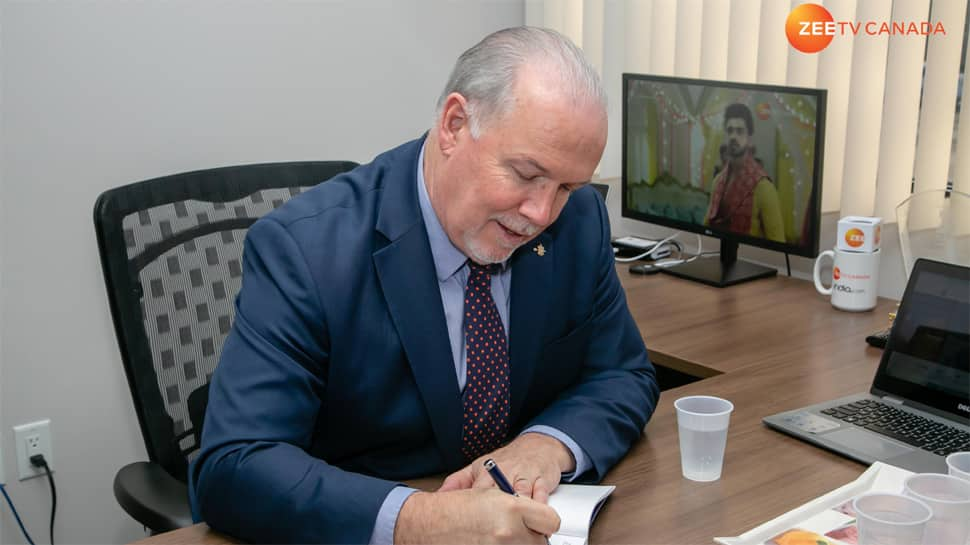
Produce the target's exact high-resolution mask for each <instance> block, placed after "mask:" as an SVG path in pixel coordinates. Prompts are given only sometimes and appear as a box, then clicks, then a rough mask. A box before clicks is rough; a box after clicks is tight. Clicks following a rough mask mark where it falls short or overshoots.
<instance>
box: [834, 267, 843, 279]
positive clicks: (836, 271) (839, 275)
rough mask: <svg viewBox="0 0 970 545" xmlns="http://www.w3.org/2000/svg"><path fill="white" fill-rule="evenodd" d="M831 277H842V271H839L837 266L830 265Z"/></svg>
mask: <svg viewBox="0 0 970 545" xmlns="http://www.w3.org/2000/svg"><path fill="white" fill-rule="evenodd" d="M832 278H834V279H835V280H838V279H839V278H842V271H840V270H839V268H838V267H832Z"/></svg>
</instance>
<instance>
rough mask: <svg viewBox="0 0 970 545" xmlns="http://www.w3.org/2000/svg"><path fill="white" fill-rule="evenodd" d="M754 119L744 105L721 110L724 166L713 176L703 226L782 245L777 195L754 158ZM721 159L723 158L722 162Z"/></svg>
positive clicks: (783, 233) (782, 232) (782, 233)
mask: <svg viewBox="0 0 970 545" xmlns="http://www.w3.org/2000/svg"><path fill="white" fill-rule="evenodd" d="M752 135H754V118H753V117H752V115H751V110H750V109H748V107H747V106H745V105H744V104H738V103H735V104H731V105H730V106H728V107H727V109H726V110H725V111H724V136H725V138H726V143H725V144H724V148H725V149H724V151H725V152H726V154H722V158H724V159H726V163H725V164H724V165H723V167H722V168H721V169H720V171H719V172H718V173H717V175H716V176H715V177H714V181H713V183H712V187H713V189H712V191H711V200H710V203H709V205H708V208H707V214H706V215H705V216H704V225H709V226H711V227H715V228H718V229H725V230H728V231H731V232H734V233H741V234H745V235H751V236H754V237H759V238H765V239H768V240H773V241H776V242H785V227H784V224H783V223H782V219H781V210H780V206H779V203H778V193H777V191H775V186H774V184H772V183H771V179H770V178H769V177H768V174H767V173H766V172H765V170H764V168H763V167H762V166H761V164H760V162H759V161H758V160H757V159H755V158H754V146H753V144H752V142H751V137H752ZM722 160H723V159H722Z"/></svg>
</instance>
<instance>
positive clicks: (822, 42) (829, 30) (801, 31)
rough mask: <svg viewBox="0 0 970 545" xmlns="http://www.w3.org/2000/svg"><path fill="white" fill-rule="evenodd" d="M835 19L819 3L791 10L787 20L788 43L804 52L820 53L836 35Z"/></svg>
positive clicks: (803, 5)
mask: <svg viewBox="0 0 970 545" xmlns="http://www.w3.org/2000/svg"><path fill="white" fill-rule="evenodd" d="M834 23H835V19H833V18H832V14H831V13H829V10H827V9H825V8H823V7H822V6H820V5H818V4H802V5H800V6H797V7H796V8H795V9H793V10H791V13H789V14H788V19H787V20H786V21H785V35H786V36H788V43H790V44H791V46H792V47H794V48H795V49H797V50H799V51H801V52H802V53H818V52H819V51H821V50H823V49H825V48H826V47H828V45H829V44H830V43H831V42H832V38H833V37H834V36H835V24H834Z"/></svg>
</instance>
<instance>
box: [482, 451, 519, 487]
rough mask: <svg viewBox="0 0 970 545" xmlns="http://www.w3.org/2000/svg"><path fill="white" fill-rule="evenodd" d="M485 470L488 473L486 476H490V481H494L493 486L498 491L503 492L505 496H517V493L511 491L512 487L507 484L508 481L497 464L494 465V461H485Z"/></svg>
mask: <svg viewBox="0 0 970 545" xmlns="http://www.w3.org/2000/svg"><path fill="white" fill-rule="evenodd" d="M485 469H486V470H487V471H488V474H489V475H491V476H492V480H493V481H495V484H496V485H497V486H498V488H499V490H501V491H502V492H505V493H506V494H512V495H513V496H518V495H519V494H518V492H516V491H515V490H514V489H512V485H511V484H509V480H508V479H506V478H505V474H504V473H502V470H501V469H499V468H498V464H496V463H495V460H493V459H491V458H489V459H488V460H485Z"/></svg>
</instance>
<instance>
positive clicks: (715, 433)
mask: <svg viewBox="0 0 970 545" xmlns="http://www.w3.org/2000/svg"><path fill="white" fill-rule="evenodd" d="M674 408H675V409H677V432H678V434H679V436H680V470H681V473H683V474H684V477H686V478H688V479H690V480H692V481H716V480H718V479H720V478H721V466H722V465H723V464H724V447H725V446H726V445H727V431H728V423H729V422H730V420H731V411H733V410H734V404H732V403H731V402H730V401H728V400H726V399H721V398H719V397H711V396H690V397H682V398H680V399H678V400H677V401H675V402H674Z"/></svg>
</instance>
